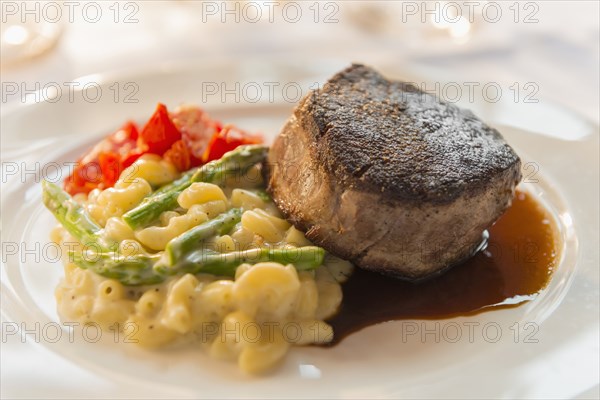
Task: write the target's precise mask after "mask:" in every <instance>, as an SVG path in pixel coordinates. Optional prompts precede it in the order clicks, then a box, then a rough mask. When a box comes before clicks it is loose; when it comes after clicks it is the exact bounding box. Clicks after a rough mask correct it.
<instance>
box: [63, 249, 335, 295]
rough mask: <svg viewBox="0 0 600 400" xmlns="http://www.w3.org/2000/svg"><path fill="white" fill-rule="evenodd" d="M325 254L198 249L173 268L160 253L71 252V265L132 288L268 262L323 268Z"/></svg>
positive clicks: (318, 251)
mask: <svg viewBox="0 0 600 400" xmlns="http://www.w3.org/2000/svg"><path fill="white" fill-rule="evenodd" d="M324 255H325V251H324V250H323V249H322V248H320V247H316V246H306V247H299V248H286V249H269V248H255V249H251V250H245V251H238V252H231V253H218V252H215V251H207V250H197V251H194V252H192V253H189V254H188V255H187V256H186V257H184V258H183V259H182V260H180V262H178V263H177V264H175V266H172V267H171V266H168V265H166V264H163V263H162V261H160V257H161V256H160V254H155V255H149V256H147V255H135V256H122V255H119V254H117V253H114V252H107V253H92V252H84V253H77V252H70V253H69V256H70V257H71V258H70V260H71V262H73V263H75V265H77V266H78V267H80V268H84V269H89V270H91V271H93V272H95V273H96V274H98V275H101V276H104V277H107V278H111V279H116V280H118V281H120V282H121V283H123V284H124V285H128V286H137V285H154V284H157V283H161V282H163V281H164V280H165V279H167V278H168V277H169V276H173V275H176V274H178V273H191V274H199V273H207V274H215V275H221V276H234V275H235V270H236V269H237V267H239V266H240V265H241V264H244V263H248V264H256V263H259V262H264V261H275V262H278V263H280V264H286V265H287V264H294V266H295V267H296V269H298V270H299V271H307V270H312V269H315V268H317V267H318V266H319V265H321V264H322V263H323V257H324Z"/></svg>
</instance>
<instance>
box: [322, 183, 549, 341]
mask: <svg viewBox="0 0 600 400" xmlns="http://www.w3.org/2000/svg"><path fill="white" fill-rule="evenodd" d="M489 234H490V237H489V242H488V245H487V248H486V249H485V250H484V251H481V252H479V253H477V254H476V255H475V256H473V257H472V258H470V259H469V260H467V261H466V262H464V263H463V264H460V265H457V266H455V267H453V268H452V269H450V270H449V271H448V272H446V273H444V274H443V275H441V276H439V277H437V278H435V279H431V280H428V281H425V282H422V283H410V282H405V281H401V280H397V279H394V278H389V277H385V276H382V275H379V274H376V273H373V272H367V271H364V270H361V269H359V268H356V269H355V271H354V273H353V275H352V276H351V277H350V279H349V280H348V281H347V282H346V283H344V284H343V286H342V290H343V293H344V298H343V301H342V305H341V307H340V311H339V312H338V314H336V315H335V316H334V317H333V318H332V319H331V320H329V321H328V323H329V324H331V325H332V326H333V330H334V339H333V343H332V344H336V343H339V342H340V341H341V340H342V339H343V338H344V337H346V336H348V335H350V334H351V333H353V332H356V331H358V330H360V329H362V328H364V327H367V326H369V325H373V324H377V323H380V322H385V321H391V320H403V319H441V318H450V317H455V316H459V315H472V314H476V313H479V312H481V311H484V310H490V309H497V308H506V307H514V306H516V305H518V304H521V303H522V302H524V301H528V300H532V299H533V298H535V296H536V294H537V293H539V292H540V291H541V290H542V289H543V288H544V287H546V285H547V284H548V281H549V280H550V277H551V275H552V272H553V270H554V268H555V266H556V263H557V261H558V258H559V250H558V249H559V246H558V235H557V229H556V226H555V224H554V220H553V218H552V217H551V216H550V214H549V212H548V211H547V210H546V209H545V208H544V207H543V206H542V205H541V204H539V203H538V202H537V201H536V200H535V198H534V197H533V196H532V195H530V194H528V193H526V192H520V191H517V194H516V196H515V198H514V200H513V204H512V206H511V207H510V208H509V209H508V210H507V211H506V213H504V215H502V217H500V219H499V220H498V221H497V222H496V223H495V224H494V226H492V227H491V228H490V229H489Z"/></svg>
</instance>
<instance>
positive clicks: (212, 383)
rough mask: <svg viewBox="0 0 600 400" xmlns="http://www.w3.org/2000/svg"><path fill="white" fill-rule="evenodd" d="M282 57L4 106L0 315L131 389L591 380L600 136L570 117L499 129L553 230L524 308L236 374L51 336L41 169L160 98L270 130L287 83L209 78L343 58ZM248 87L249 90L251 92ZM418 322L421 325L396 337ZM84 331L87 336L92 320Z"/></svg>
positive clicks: (291, 70)
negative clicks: (128, 93)
mask: <svg viewBox="0 0 600 400" xmlns="http://www.w3.org/2000/svg"><path fill="white" fill-rule="evenodd" d="M294 65H297V64H293V63H290V64H289V65H285V64H281V63H279V64H277V65H273V64H266V63H248V64H245V65H243V66H239V65H238V66H231V65H229V66H228V65H220V66H215V65H212V66H210V67H209V66H206V65H205V66H201V65H197V66H188V67H185V68H174V67H170V68H163V69H158V70H154V71H147V72H143V73H140V72H138V73H136V74H131V75H129V76H121V77H115V76H114V75H113V76H110V75H107V76H95V77H87V78H86V79H87V81H88V82H89V81H93V82H97V83H99V84H100V85H101V87H102V90H103V96H102V97H101V98H100V100H99V101H98V102H96V103H90V102H86V101H84V97H83V96H81V93H79V92H77V93H75V98H74V100H73V101H71V99H69V98H68V97H67V96H65V95H63V96H62V97H61V98H59V99H58V100H57V101H56V102H42V103H37V104H31V105H26V106H23V107H19V108H18V109H16V110H13V112H11V113H9V114H7V115H6V116H5V117H4V118H3V120H2V152H3V154H2V156H3V162H4V165H3V167H4V171H3V179H5V178H6V177H7V176H8V175H10V176H9V178H10V179H8V182H6V183H5V182H4V181H3V190H2V241H3V268H2V313H3V317H4V318H5V319H6V320H7V321H8V322H9V323H10V322H12V323H16V324H18V325H22V326H24V327H26V328H28V329H30V328H31V327H33V326H35V324H36V323H39V324H40V326H41V329H42V339H46V340H40V343H41V344H42V345H43V346H44V347H46V348H47V349H50V350H52V351H54V352H56V353H57V354H59V355H60V356H62V357H65V358H67V359H70V360H72V361H73V362H75V363H76V364H77V365H79V366H81V367H83V368H89V369H91V370H93V371H95V372H97V373H99V374H102V375H103V376H107V377H108V378H109V379H111V380H114V381H115V382H117V384H119V385H124V384H137V387H138V388H140V391H139V392H138V393H139V395H140V396H141V397H144V396H153V397H155V396H161V395H163V394H165V395H166V394H168V395H169V396H170V397H173V396H180V397H195V396H196V397H197V396H200V395H201V396H203V397H210V398H216V397H261V398H287V397H292V398H307V397H319V398H334V397H335V398H374V397H386V398H389V397H461V398H462V397H548V396H552V397H565V398H566V397H574V396H577V395H579V394H580V393H583V392H585V391H587V390H589V389H590V388H593V387H594V386H595V385H597V384H598V318H599V317H598V248H597V243H598V206H597V205H598V136H597V134H596V133H595V130H596V129H595V128H592V129H591V132H592V134H589V135H586V133H587V131H585V130H584V131H583V132H584V133H582V130H581V129H580V128H581V126H587V125H585V123H583V122H581V121H579V122H580V125H578V126H577V129H578V133H577V135H575V136H574V137H577V138H578V140H560V139H557V138H555V137H550V136H544V135H539V134H533V133H528V132H526V131H523V130H520V129H516V128H511V127H501V128H500V129H501V131H502V133H503V134H504V135H505V137H506V139H507V140H508V142H509V143H511V145H513V146H514V147H515V149H516V150H517V152H518V153H519V154H521V155H522V156H523V157H524V158H525V159H527V160H529V161H531V162H534V163H536V165H537V166H538V167H539V171H538V172H537V174H536V175H535V177H534V178H537V179H538V180H539V181H538V183H530V184H527V187H528V189H529V190H531V191H532V192H533V193H535V194H536V195H537V196H538V197H539V198H540V199H541V200H542V201H544V202H545V204H546V205H547V206H548V207H549V208H550V209H551V210H552V211H553V212H554V214H555V216H556V218H557V220H559V221H560V224H561V234H562V235H563V239H564V243H565V249H564V257H563V261H562V263H561V265H560V267H559V268H558V270H557V272H556V274H555V276H554V277H553V279H552V281H551V284H550V286H549V287H548V288H547V289H546V290H545V291H544V292H543V294H542V295H540V296H538V298H536V299H535V300H534V301H532V302H530V303H528V304H526V305H524V306H521V307H518V308H514V309H506V310H501V311H493V312H487V313H482V314H479V315H477V316H473V317H468V318H467V317H464V318H455V319H448V320H441V321H428V322H422V321H404V322H391V323H386V324H380V325H377V326H373V327H369V328H367V329H364V330H362V331H360V332H358V333H356V334H354V335H352V336H350V337H348V338H347V339H345V340H344V341H343V342H342V343H341V344H339V345H338V346H336V347H334V348H332V349H322V348H315V347H307V348H297V349H294V350H293V351H292V352H291V354H290V356H289V357H288V358H287V359H286V361H285V363H284V365H283V367H282V368H281V369H280V370H278V371H275V373H274V374H272V375H269V376H266V377H260V378H252V377H247V376H243V375H242V374H241V373H240V372H238V370H237V367H236V366H235V365H234V364H228V363H224V362H218V361H213V360H210V359H209V358H208V357H207V356H206V355H204V354H203V353H202V352H200V351H196V350H191V348H190V347H186V348H179V349H173V350H163V351H146V350H142V349H139V348H137V347H135V346H133V345H128V344H124V343H122V342H123V338H122V337H119V340H117V341H118V342H119V343H116V344H115V343H114V341H115V340H114V339H115V338H114V337H112V336H110V335H107V334H106V333H105V334H104V337H103V338H102V339H101V340H100V341H99V342H98V343H89V341H86V340H83V339H82V337H80V335H81V332H79V333H77V332H76V334H75V340H73V341H72V340H71V338H70V337H69V335H68V333H67V332H66V331H65V332H63V334H62V335H61V336H60V338H59V340H57V341H56V343H51V340H49V339H52V338H54V337H55V336H56V334H55V331H54V328H55V326H56V324H55V323H56V322H57V321H58V316H57V315H56V311H55V301H54V297H53V291H54V288H55V286H56V284H57V283H58V280H59V279H60V277H61V275H62V268H61V265H60V262H59V261H56V262H51V261H49V260H48V258H52V257H53V256H54V253H52V249H53V248H52V247H51V246H50V245H49V243H50V241H49V239H48V234H49V231H50V229H51V227H52V226H53V225H54V221H53V218H52V216H51V215H50V213H48V212H46V211H45V209H44V207H43V205H42V204H41V199H40V193H41V191H40V185H39V182H40V180H41V179H42V178H43V177H44V176H45V175H46V176H48V175H50V176H49V178H50V179H55V174H56V171H57V169H56V166H64V165H67V164H66V163H68V162H70V161H73V160H75V159H76V158H77V157H78V155H80V154H81V153H82V152H83V151H84V150H85V149H86V148H87V147H89V146H90V145H91V144H93V143H94V142H95V141H96V140H97V138H98V137H100V136H101V135H104V134H106V133H107V132H109V131H110V130H111V129H114V128H115V127H117V126H119V125H120V124H121V123H122V122H123V121H124V120H126V119H127V118H134V119H143V118H144V117H147V116H148V115H150V113H151V112H152V110H153V108H154V106H155V104H156V102H158V101H162V102H165V103H166V104H167V105H169V106H174V105H176V104H179V103H180V102H181V101H186V102H195V103H202V102H203V100H207V101H206V102H204V103H205V104H204V107H205V108H206V109H207V110H209V111H210V112H211V113H212V114H213V115H215V116H216V117H218V118H221V119H223V120H224V121H227V122H234V123H238V124H239V125H240V126H242V127H244V128H247V129H250V130H260V131H263V132H264V133H265V134H266V135H267V137H269V138H272V137H273V136H274V135H275V134H276V133H277V131H278V129H279V127H280V126H281V125H282V122H283V121H284V120H285V119H286V118H287V116H288V115H289V113H290V111H291V109H292V107H293V103H294V101H293V100H295V95H287V100H289V101H286V95H283V93H275V94H274V96H273V97H271V96H269V95H268V94H267V93H263V96H262V97H261V98H260V99H259V101H257V102H255V103H249V102H247V101H246V102H244V95H242V96H241V98H240V101H239V102H236V101H235V99H233V101H230V100H231V99H226V100H227V101H226V102H222V101H221V98H220V96H214V95H211V96H208V95H207V94H206V90H207V89H210V88H214V85H213V84H214V83H216V84H217V85H222V84H224V85H226V86H225V88H231V87H235V82H240V87H243V86H244V85H248V84H251V85H254V87H257V86H258V87H260V86H262V87H263V88H265V87H266V86H265V85H266V82H278V83H279V85H278V87H283V86H284V85H286V84H288V87H289V88H291V87H292V86H293V85H294V86H296V87H300V88H301V89H302V90H303V91H304V92H306V91H307V90H308V88H310V87H312V86H313V85H314V84H315V83H317V82H322V81H323V79H324V78H325V77H327V76H328V75H329V74H330V73H331V72H333V71H335V70H337V69H339V68H340V67H342V66H343V64H341V63H337V62H332V63H330V64H326V65H323V64H320V65H318V67H316V68H315V69H314V70H307V69H304V68H298V67H294ZM392 69H393V68H391V67H389V66H388V68H387V70H388V71H391V70H392ZM404 75H405V76H406V73H405V74H404ZM413 79H414V77H413ZM83 81H84V80H82V82H83ZM115 82H116V83H117V85H119V86H120V87H121V88H123V87H124V85H125V84H126V83H128V82H132V83H133V84H134V85H137V86H136V87H137V88H138V89H139V90H138V92H137V95H135V96H134V99H137V100H138V102H137V103H124V102H123V101H122V100H123V97H120V98H118V99H117V100H119V101H117V102H115V101H114V100H115V99H114V91H111V89H110V87H111V86H112V85H115ZM203 82H204V83H203ZM296 84H297V85H296ZM209 86H210V87H209ZM211 90H212V89H211ZM265 90H266V89H265ZM290 90H291V89H290ZM203 93H204V94H203ZM230 96H232V95H230ZM251 96H253V95H251V94H248V95H247V96H246V98H245V100H248V99H249V98H251V99H255V97H251ZM487 109H488V110H489V107H488V108H487ZM488 116H495V117H498V118H491V119H488V120H491V121H492V122H493V121H502V120H505V119H506V114H503V113H502V112H501V111H498V108H492V110H491V111H490V115H488ZM483 117H484V118H486V115H483ZM553 136H557V135H556V134H553ZM565 137H569V136H568V135H565ZM22 161H27V162H28V164H27V171H34V172H33V173H30V174H27V175H26V176H24V177H20V176H19V174H13V172H10V171H12V170H13V167H14V166H17V168H19V172H22V171H23V165H22V164H20V163H21V162H22ZM9 165H10V166H9ZM7 168H9V170H7ZM9 172H10V173H9ZM62 172H63V173H64V169H63V171H62ZM22 178H24V179H22ZM12 243H16V244H18V245H19V246H25V247H26V248H27V249H31V248H32V247H33V248H34V249H35V246H36V245H37V246H38V247H37V249H39V250H37V251H36V250H34V252H33V253H35V254H32V253H26V254H24V253H23V252H21V253H20V254H15V255H12V254H10V253H12V251H11V249H10V248H9V247H7V246H10V245H12ZM21 249H23V247H21ZM36 254H37V257H39V259H36ZM40 254H41V256H40ZM44 256H45V260H44V259H43V258H44ZM415 324H416V325H415ZM415 326H416V327H417V329H418V334H417V335H406V333H407V328H409V327H410V328H414V327H415ZM469 326H471V327H472V328H469ZM457 327H458V328H459V329H460V333H461V334H462V336H461V338H460V339H459V340H458V341H456V342H454V340H450V339H454V332H451V330H452V329H454V330H455V331H456V329H457ZM3 329H4V327H3ZM44 329H46V330H45V331H44ZM471 329H472V330H471ZM87 333H88V336H90V337H91V338H92V337H93V334H94V332H93V331H89V332H87ZM450 335H451V336H452V337H450ZM423 336H424V337H423ZM30 362H32V363H35V362H36V360H35V359H32V360H30ZM50 367H51V366H50ZM71 395H74V396H76V394H73V393H71Z"/></svg>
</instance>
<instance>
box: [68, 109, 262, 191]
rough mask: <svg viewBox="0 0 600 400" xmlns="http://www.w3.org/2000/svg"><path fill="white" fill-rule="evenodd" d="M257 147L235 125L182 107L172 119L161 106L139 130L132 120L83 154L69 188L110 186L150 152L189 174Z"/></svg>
mask: <svg viewBox="0 0 600 400" xmlns="http://www.w3.org/2000/svg"><path fill="white" fill-rule="evenodd" d="M255 143H262V138H261V137H260V136H257V135H250V134H248V133H246V132H244V131H242V130H240V129H238V128H235V127H234V126H232V125H226V126H224V127H223V125H222V124H221V123H220V122H219V121H215V120H213V119H211V118H210V117H209V116H208V114H206V113H205V112H204V111H202V110H201V109H199V108H197V107H189V106H188V107H183V108H182V109H180V110H179V111H177V112H175V113H174V114H173V115H170V114H169V112H168V110H167V107H166V106H165V105H164V104H161V103H159V104H158V106H157V107H156V110H155V112H154V114H153V115H152V117H150V119H149V120H148V122H147V123H146V125H144V128H143V129H142V130H141V131H138V128H137V126H136V125H135V123H133V122H128V123H126V124H125V125H124V126H123V127H122V128H121V129H119V130H118V131H117V132H115V133H113V134H112V135H110V136H108V137H107V138H105V139H104V140H102V141H101V142H100V143H98V144H97V145H96V146H94V148H93V149H91V150H90V151H89V152H88V153H87V154H85V155H84V156H83V157H82V158H81V159H80V160H79V161H78V165H77V167H76V168H75V169H74V171H73V173H72V174H71V176H69V177H68V178H67V179H65V184H64V185H65V190H67V192H69V193H71V194H76V193H89V192H90V191H91V190H93V189H95V188H98V189H106V188H109V187H112V186H113V185H114V184H115V182H117V180H118V179H119V176H120V174H121V172H123V170H124V169H125V168H127V167H129V166H130V165H131V164H133V163H134V162H135V161H136V160H137V159H138V158H140V157H141V156H142V155H144V154H146V153H152V154H157V155H159V156H162V157H163V158H164V159H165V160H167V161H169V162H171V163H172V164H173V165H174V166H175V167H176V168H177V169H178V170H179V171H186V170H188V169H190V168H191V167H196V166H199V165H202V164H204V163H206V162H208V161H212V160H216V159H219V158H221V157H222V156H223V154H225V153H226V152H228V151H231V150H233V149H235V148H236V147H238V146H240V145H243V144H255Z"/></svg>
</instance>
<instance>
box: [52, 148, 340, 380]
mask: <svg viewBox="0 0 600 400" xmlns="http://www.w3.org/2000/svg"><path fill="white" fill-rule="evenodd" d="M133 167H135V168H133ZM253 170H254V169H251V170H250V171H249V173H253V174H255V177H256V176H260V173H258V174H256V171H253ZM176 178H177V176H176V175H175V173H174V167H173V166H172V165H169V164H168V163H167V162H165V161H162V160H160V159H158V158H154V157H142V158H141V159H140V160H138V161H136V163H134V165H133V166H132V167H130V168H128V169H126V170H125V171H124V172H123V174H122V175H121V177H120V180H119V181H118V182H117V184H116V185H115V187H114V188H110V189H106V190H104V191H97V190H96V191H92V192H91V193H90V195H89V196H88V198H87V202H86V203H84V204H86V205H87V208H88V210H89V211H90V213H91V214H92V216H93V217H94V218H95V219H96V220H97V221H99V223H100V224H101V225H103V227H104V231H103V235H104V236H105V238H106V239H108V240H110V241H114V242H118V243H119V251H120V252H122V254H123V255H133V254H140V253H141V254H153V253H156V252H160V251H162V250H164V249H165V246H166V244H167V243H168V242H169V241H170V240H171V239H173V238H174V237H176V236H178V235H180V234H181V233H183V232H185V231H187V230H189V229H190V228H192V227H194V226H196V225H198V224H200V223H202V222H205V221H207V220H209V219H210V218H214V217H215V216H217V215H219V214H221V213H223V212H225V211H226V210H228V209H229V208H231V207H239V208H241V209H242V210H243V214H242V218H241V222H240V223H239V224H238V225H237V226H236V227H234V228H233V229H232V230H231V232H229V234H225V235H220V236H216V237H214V238H213V239H211V244H212V245H214V246H215V247H216V249H218V251H221V252H229V251H236V250H244V249H248V248H253V247H254V248H255V247H259V246H271V247H283V246H291V247H300V246H307V245H311V243H310V241H309V240H308V239H306V237H305V236H304V234H303V233H302V232H300V231H299V230H297V229H296V228H294V227H293V226H291V225H290V224H289V223H288V222H287V221H286V220H285V219H283V218H281V216H280V215H279V213H278V212H277V209H276V208H275V207H274V206H273V204H272V203H271V202H269V201H266V200H264V197H261V196H259V195H258V194H257V192H256V189H260V188H261V187H262V180H260V179H254V180H253V181H252V180H251V179H249V178H248V177H246V178H242V179H237V180H235V181H234V182H229V184H226V185H225V186H224V187H219V186H217V185H214V184H209V183H194V184H192V185H191V186H190V187H189V188H187V189H186V190H184V191H183V192H182V193H181V194H180V195H179V197H178V199H177V201H178V204H179V206H180V207H179V208H178V209H176V210H174V211H167V212H164V213H163V214H162V215H161V217H160V220H159V221H158V223H157V224H156V225H154V226H150V227H146V228H144V229H140V230H137V231H133V230H132V229H131V228H130V227H129V226H128V225H127V224H126V223H125V222H124V221H123V220H122V219H121V216H122V215H123V213H125V212H126V211H128V210H130V209H132V208H134V207H135V206H136V205H137V204H139V203H140V202H141V201H142V200H143V198H144V197H145V196H147V195H148V194H150V193H151V191H152V187H154V188H156V187H157V186H159V185H161V184H165V183H168V182H170V181H172V180H173V179H176ZM51 237H52V240H54V241H56V242H59V243H66V242H68V241H69V240H70V241H73V239H72V238H70V236H69V235H68V234H67V233H66V231H64V230H63V229H62V228H57V229H55V230H54V231H53V233H52V235H51ZM64 271H65V277H64V279H63V280H62V282H61V283H60V284H59V286H58V287H57V289H56V299H57V302H58V311H59V314H60V316H61V318H62V319H63V320H65V321H78V322H81V323H96V324H98V325H99V326H100V327H102V328H103V329H109V327H111V326H114V324H120V325H119V326H133V327H134V329H133V333H132V334H131V336H130V337H131V338H132V339H133V340H134V341H136V342H137V343H138V344H139V345H141V346H144V347H160V346H165V345H168V344H170V343H173V342H177V341H180V340H184V339H196V342H197V341H199V342H200V343H201V344H200V345H202V346H203V347H205V348H206V349H207V352H208V354H210V356H211V357H214V358H216V359H223V360H234V361H237V363H238V365H239V367H240V369H241V370H243V371H245V372H247V373H261V372H264V371H267V370H269V369H270V368H272V367H273V366H274V365H276V364H277V363H279V362H280V361H281V360H282V359H283V358H284V357H285V355H286V353H287V352H288V350H289V349H290V347H291V346H294V345H308V344H323V343H327V342H329V341H330V340H331V339H332V337H333V331H332V328H331V326H329V325H328V324H327V323H326V322H325V320H326V319H327V318H329V317H331V316H333V315H334V314H335V312H336V311H337V309H338V307H339V305H340V303H341V301H342V290H341V286H340V283H342V282H343V281H344V280H345V279H347V277H348V276H349V275H350V274H351V271H352V266H351V265H350V264H349V263H348V262H345V261H342V260H340V259H337V258H335V257H332V256H329V255H328V256H327V257H326V259H325V262H324V265H322V266H320V267H318V269H317V270H315V271H300V272H299V271H297V270H296V268H295V267H294V266H293V265H282V264H278V263H275V262H262V263H258V264H254V265H250V264H242V265H241V266H239V267H238V268H237V270H236V273H235V278H233V279H232V278H223V277H218V276H214V275H210V274H197V275H191V274H185V275H182V276H174V277H172V278H170V279H169V280H167V281H165V282H164V283H162V284H159V285H152V286H144V287H135V288H131V287H126V286H124V285H123V284H121V283H120V282H118V281H116V280H114V279H107V278H104V277H102V276H99V275H96V274H95V273H93V272H91V271H89V270H85V269H81V268H78V267H77V266H75V265H74V264H72V263H69V262H66V263H65V267H64ZM130 333H131V332H130Z"/></svg>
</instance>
